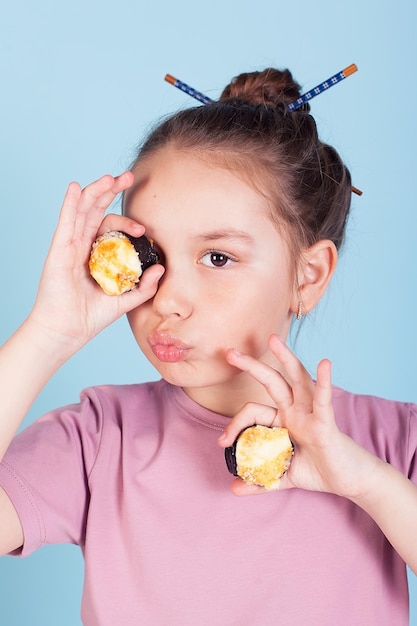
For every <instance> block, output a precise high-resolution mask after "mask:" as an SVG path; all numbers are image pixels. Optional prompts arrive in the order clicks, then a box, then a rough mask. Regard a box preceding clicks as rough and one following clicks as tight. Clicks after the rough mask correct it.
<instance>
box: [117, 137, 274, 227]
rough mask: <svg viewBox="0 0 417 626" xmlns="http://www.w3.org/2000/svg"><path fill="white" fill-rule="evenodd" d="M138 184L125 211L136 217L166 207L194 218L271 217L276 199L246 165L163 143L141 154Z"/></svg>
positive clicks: (127, 197) (242, 219)
mask: <svg viewBox="0 0 417 626" xmlns="http://www.w3.org/2000/svg"><path fill="white" fill-rule="evenodd" d="M133 172H134V175H135V180H134V184H133V186H132V187H131V189H129V190H128V191H127V193H126V194H125V199H124V212H125V213H126V214H128V215H129V216H131V217H133V218H134V219H138V220H140V218H141V216H142V215H143V216H144V214H146V213H148V212H149V211H152V212H160V211H162V209H163V208H165V209H166V208H169V209H170V210H171V211H174V212H175V213H176V214H177V215H178V217H180V216H184V215H185V216H187V218H188V219H193V218H195V217H196V216H198V218H199V219H203V218H204V216H206V217H211V218H212V219H214V216H215V215H217V217H219V214H223V217H224V220H225V222H230V221H231V220H237V222H238V223H237V224H236V225H239V223H240V222H252V221H259V220H260V219H261V221H266V220H267V221H268V222H269V225H270V214H271V211H270V205H269V201H268V199H267V198H266V196H265V195H264V194H263V193H261V192H260V191H258V190H257V189H256V188H255V187H254V185H253V184H252V181H251V180H248V176H247V175H246V173H245V172H243V171H242V170H240V169H237V168H233V169H231V168H230V167H228V166H226V165H225V164H223V163H222V164H219V163H218V162H217V161H214V160H213V159H212V158H210V157H206V155H204V154H203V155H201V154H194V153H191V152H190V151H180V150H176V149H174V148H173V147H166V148H164V149H161V150H159V151H157V152H155V153H153V154H152V155H150V156H147V157H146V158H144V159H142V160H139V162H138V163H137V165H136V166H135V168H134V170H133Z"/></svg>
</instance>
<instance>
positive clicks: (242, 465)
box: [225, 424, 294, 490]
mask: <svg viewBox="0 0 417 626" xmlns="http://www.w3.org/2000/svg"><path fill="white" fill-rule="evenodd" d="M293 454H294V446H293V444H292V441H291V439H290V437H289V434H288V430H287V429H286V428H281V427H273V428H270V427H268V426H261V425H259V424H258V425H256V426H250V427H249V428H246V429H245V430H244V431H242V432H241V433H240V435H239V437H238V438H237V439H236V441H235V442H234V444H233V445H232V446H230V447H228V448H226V449H225V459H226V464H227V468H228V470H229V472H230V473H231V474H233V475H234V476H240V478H242V480H244V481H245V482H246V483H249V484H254V485H260V486H262V487H264V488H265V489H267V490H272V489H279V481H280V478H281V477H282V476H283V474H285V472H286V471H287V469H288V468H289V466H290V463H291V458H292V456H293Z"/></svg>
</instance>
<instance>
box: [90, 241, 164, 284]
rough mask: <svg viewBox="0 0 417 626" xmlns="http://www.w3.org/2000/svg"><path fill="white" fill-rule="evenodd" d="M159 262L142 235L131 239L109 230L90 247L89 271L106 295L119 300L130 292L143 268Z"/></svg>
mask: <svg viewBox="0 0 417 626" xmlns="http://www.w3.org/2000/svg"><path fill="white" fill-rule="evenodd" d="M158 262H159V257H158V255H157V253H156V252H155V250H154V247H153V242H152V241H151V240H149V239H148V238H147V237H145V235H142V237H131V236H130V235H126V234H125V233H122V232H119V231H116V230H111V231H110V232H108V233H104V234H103V235H101V236H100V237H98V238H97V239H96V241H95V242H94V243H93V247H92V249H91V254H90V259H89V262H88V267H89V270H90V274H91V276H92V277H93V278H94V280H95V281H96V282H97V283H98V284H99V285H100V287H101V288H102V289H103V291H104V292H105V293H106V294H108V295H109V296H118V295H120V294H122V293H124V292H125V291H130V290H131V289H133V287H134V286H135V285H136V284H137V283H138V282H139V280H140V277H141V276H142V273H143V272H144V271H145V270H146V268H147V267H149V266H150V265H154V264H155V263H158Z"/></svg>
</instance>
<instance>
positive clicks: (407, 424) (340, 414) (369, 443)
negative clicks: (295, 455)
mask: <svg viewBox="0 0 417 626" xmlns="http://www.w3.org/2000/svg"><path fill="white" fill-rule="evenodd" d="M333 406H334V410H335V417H336V421H337V424H338V426H339V428H340V429H341V430H342V431H343V432H345V433H346V434H348V435H349V436H350V437H352V438H353V439H355V441H357V442H358V443H360V444H361V445H363V446H364V447H365V448H367V449H368V450H370V451H371V452H372V453H374V454H376V455H377V456H379V457H380V458H383V459H384V460H386V461H388V462H390V463H392V464H393V465H395V466H396V467H398V468H399V469H400V470H401V471H403V472H404V473H408V469H409V467H410V464H411V463H412V458H413V457H414V455H415V451H416V449H417V405H416V404H414V403H411V402H400V401H397V400H390V399H388V398H381V397H378V396H373V395H366V394H356V393H352V392H349V391H346V390H344V389H341V388H339V387H333Z"/></svg>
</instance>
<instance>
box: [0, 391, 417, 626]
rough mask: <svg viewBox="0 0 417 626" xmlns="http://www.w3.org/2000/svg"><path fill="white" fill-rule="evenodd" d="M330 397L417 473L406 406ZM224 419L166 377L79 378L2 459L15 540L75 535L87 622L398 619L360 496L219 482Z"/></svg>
mask: <svg viewBox="0 0 417 626" xmlns="http://www.w3.org/2000/svg"><path fill="white" fill-rule="evenodd" d="M334 406H335V411H336V416H337V421H338V423H339V425H340V428H341V429H342V430H343V431H344V432H346V433H348V434H349V435H351V436H352V437H353V438H354V439H356V440H357V441H358V442H359V443H361V444H362V445H363V446H365V447H366V448H368V449H369V450H370V451H371V452H373V453H376V454H377V455H378V456H380V457H381V458H383V459H386V460H387V461H389V462H390V463H392V464H393V465H395V466H396V467H397V468H398V469H400V470H401V471H402V472H403V473H404V474H406V475H408V476H409V477H410V478H411V479H413V480H414V481H416V482H417V468H416V463H415V455H416V448H417V419H416V417H417V411H416V407H415V406H414V405H408V404H400V403H396V402H391V401H387V400H381V399H378V398H374V397H368V396H357V395H353V394H349V393H347V392H345V391H342V390H340V389H337V388H336V389H335V390H334ZM227 422H228V419H227V418H226V417H223V416H221V415H217V414H215V413H212V412H210V411H208V410H206V409H204V408H202V407H201V406H199V405H197V404H195V403H194V402H193V401H192V400H190V399H189V398H188V397H187V396H186V395H185V393H184V392H183V390H182V389H180V388H177V387H173V386H171V385H169V384H168V383H166V382H164V381H159V382H156V383H148V384H143V385H128V386H106V387H96V388H92V389H88V390H87V391H85V392H84V393H83V395H82V399H81V402H80V404H77V405H73V406H68V407H65V408H63V409H60V410H58V411H54V412H51V413H50V414H48V415H46V416H45V417H43V418H42V419H40V420H39V421H37V422H36V423H34V424H33V425H31V426H30V427H29V428H27V429H26V430H25V431H24V432H23V433H21V434H20V435H19V436H18V437H17V438H16V439H15V441H14V442H13V444H12V446H11V447H10V449H9V451H8V453H7V455H6V457H5V459H4V461H3V463H2V464H1V465H0V484H1V485H2V486H3V488H4V489H5V490H6V491H7V493H8V494H9V496H10V497H11V499H12V501H13V502H14V504H15V506H16V509H17V511H18V513H19V516H20V519H21V521H22V524H23V529H24V536H25V543H24V546H23V554H24V555H27V554H29V553H30V552H32V551H33V550H36V549H37V548H39V547H41V546H42V545H45V544H51V543H61V542H72V543H75V544H78V545H80V546H81V548H82V550H83V553H84V556H85V585H84V593H83V600H82V619H83V622H84V624H86V625H87V626H107V625H108V626H115V625H116V624H117V625H119V624H123V626H130V625H132V626H133V625H134V626H137V625H139V624H143V625H146V626H168V625H169V626H173V625H175V626H196V625H197V624H198V625H199V626H214V625H217V624H227V625H228V626H242V624H243V625H245V626H246V625H247V626H272V625H273V626H276V625H277V624H283V625H284V626H300V625H302V624H311V625H314V626H316V625H320V626H335V624H337V625H338V626H353V625H355V626H358V625H362V624H363V625H366V626H368V625H369V624H378V626H393V624H395V626H405V625H406V624H408V591H407V576H406V568H405V565H404V563H403V561H402V560H401V559H400V558H399V557H398V556H397V554H396V553H395V551H394V550H393V549H392V548H391V546H390V545H389V543H388V542H387V540H386V539H385V537H384V536H383V535H382V533H381V532H380V531H379V529H378V528H377V526H376V525H375V523H374V522H373V521H372V520H371V518H370V517H368V516H367V515H366V514H365V513H364V512H363V511H362V510H361V509H359V508H358V507H356V506H355V505H353V504H352V503H350V502H349V501H347V500H345V499H343V498H339V497H337V496H333V495H329V494H320V493H314V492H307V491H303V490H297V489H293V490H289V491H282V492H279V491H278V492H273V493H270V494H266V495H264V496H257V497H245V498H237V497H235V496H234V495H233V494H232V493H231V492H230V482H231V480H232V477H231V476H230V474H229V473H228V472H227V469H226V465H225V461H224V454H223V450H222V449H221V448H220V447H219V446H218V445H217V443H216V440H217V438H218V436H219V434H220V432H221V430H222V429H223V427H224V426H225V425H226V424H227ZM387 497H389V494H387ZM393 514H395V512H393Z"/></svg>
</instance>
